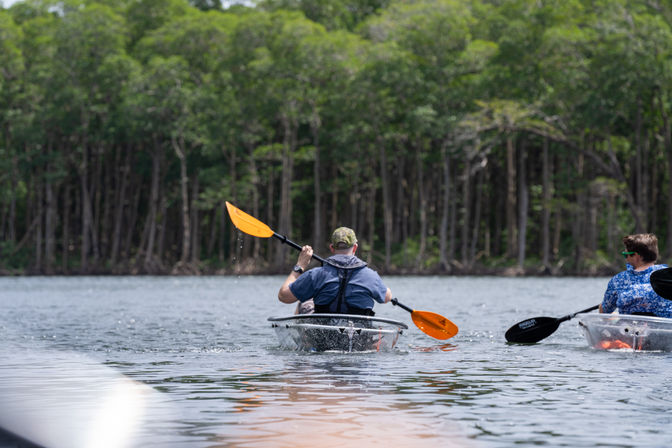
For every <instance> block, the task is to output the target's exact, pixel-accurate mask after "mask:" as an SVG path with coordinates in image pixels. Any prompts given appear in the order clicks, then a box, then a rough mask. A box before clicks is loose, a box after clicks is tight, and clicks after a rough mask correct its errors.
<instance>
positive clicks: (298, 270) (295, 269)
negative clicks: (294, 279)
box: [292, 264, 303, 275]
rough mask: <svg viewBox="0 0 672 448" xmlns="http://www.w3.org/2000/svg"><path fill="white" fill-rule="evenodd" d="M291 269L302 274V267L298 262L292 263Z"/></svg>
mask: <svg viewBox="0 0 672 448" xmlns="http://www.w3.org/2000/svg"><path fill="white" fill-rule="evenodd" d="M292 271H294V272H298V273H299V275H301V274H303V268H302V267H301V266H299V265H298V264H297V265H294V267H293V268H292Z"/></svg>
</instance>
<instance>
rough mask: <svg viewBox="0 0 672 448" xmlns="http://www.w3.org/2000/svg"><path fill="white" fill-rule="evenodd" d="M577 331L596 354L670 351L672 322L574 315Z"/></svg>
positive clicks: (648, 317)
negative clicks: (597, 352) (615, 351)
mask: <svg viewBox="0 0 672 448" xmlns="http://www.w3.org/2000/svg"><path fill="white" fill-rule="evenodd" d="M576 318H577V319H578V321H579V327H580V328H581V329H582V330H583V334H584V336H585V337H586V340H587V341H588V344H590V346H591V347H594V348H596V349H599V350H631V351H656V352H670V351H672V319H667V318H664V317H652V316H635V315H631V314H600V313H596V314H590V313H584V314H578V315H577V316H576Z"/></svg>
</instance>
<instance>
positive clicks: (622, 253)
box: [621, 251, 637, 258]
mask: <svg viewBox="0 0 672 448" xmlns="http://www.w3.org/2000/svg"><path fill="white" fill-rule="evenodd" d="M636 253H637V252H626V251H623V252H621V255H623V258H628V256H629V255H635V254H636Z"/></svg>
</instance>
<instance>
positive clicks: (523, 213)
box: [518, 140, 530, 270]
mask: <svg viewBox="0 0 672 448" xmlns="http://www.w3.org/2000/svg"><path fill="white" fill-rule="evenodd" d="M518 164H519V165H518V166H519V168H518V195H519V202H518V226H519V227H518V229H519V230H518V268H520V269H521V270H522V269H524V267H525V245H526V244H525V243H526V242H527V208H528V205H529V202H530V195H529V191H528V187H527V169H526V164H527V151H526V148H525V140H523V141H522V143H521V148H520V153H519V155H518Z"/></svg>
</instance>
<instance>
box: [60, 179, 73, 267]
mask: <svg viewBox="0 0 672 448" xmlns="http://www.w3.org/2000/svg"><path fill="white" fill-rule="evenodd" d="M70 185H71V184H70V182H69V181H68V179H67V178H66V180H65V188H64V192H63V232H62V236H61V239H62V241H63V243H62V244H63V248H62V252H61V270H62V271H63V272H64V273H67V272H68V271H69V270H68V262H69V255H70V194H71V192H70V189H71V187H70Z"/></svg>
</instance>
